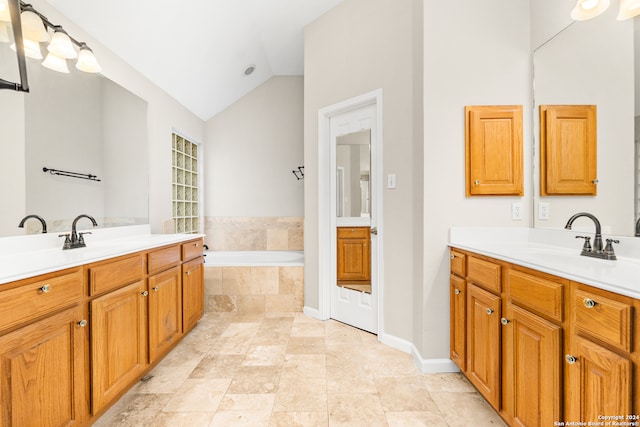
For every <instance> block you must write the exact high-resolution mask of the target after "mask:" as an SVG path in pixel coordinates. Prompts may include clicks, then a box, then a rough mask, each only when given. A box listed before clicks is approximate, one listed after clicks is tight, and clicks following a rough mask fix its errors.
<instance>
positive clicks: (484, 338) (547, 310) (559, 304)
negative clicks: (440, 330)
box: [450, 249, 640, 426]
mask: <svg viewBox="0 0 640 427" xmlns="http://www.w3.org/2000/svg"><path fill="white" fill-rule="evenodd" d="M451 256H452V261H451V276H450V289H451V302H450V303H451V337H452V338H451V359H452V360H453V361H454V362H455V363H456V364H457V365H458V366H459V367H460V369H461V371H462V372H463V373H464V374H465V376H466V377H467V378H468V379H469V381H471V383H472V384H473V385H474V386H475V387H476V388H477V389H478V390H479V391H480V393H481V394H482V395H483V396H484V397H485V399H487V401H488V402H489V403H490V404H491V405H492V406H493V407H494V408H495V409H496V410H497V411H498V412H499V413H500V415H501V416H502V418H503V419H504V420H505V421H506V422H507V423H508V424H509V425H512V426H548V425H554V422H557V421H558V420H560V421H562V420H569V421H584V422H589V421H592V422H597V421H599V419H598V416H599V415H611V414H616V415H623V416H626V415H633V414H637V413H638V411H639V410H640V395H639V394H638V393H639V392H640V372H638V371H639V364H640V343H638V341H639V340H640V331H639V330H638V328H637V323H638V321H637V317H636V316H637V314H636V313H637V311H638V309H640V300H635V299H633V298H629V297H625V296H621V295H618V294H614V293H612V292H608V291H604V290H601V289H596V288H593V287H590V286H587V285H584V284H581V283H576V282H572V281H570V280H567V279H563V278H560V277H556V276H552V275H549V274H546V273H541V272H538V271H535V270H531V269H528V268H524V267H520V266H516V265H512V264H510V263H507V262H503V261H498V260H492V259H490V258H488V257H485V256H478V255H476V254H472V253H470V252H466V251H461V250H459V249H452V250H451ZM463 260H464V262H463ZM494 267H499V268H500V270H501V273H500V274H499V275H497V274H496V272H497V268H494ZM474 270H475V272H474ZM496 277H501V283H495V282H496V280H495V278H496ZM491 278H493V279H491ZM480 284H481V286H480ZM464 286H466V293H467V298H466V322H465V321H463V320H461V319H462V318H463V317H462V315H461V314H460V309H461V305H460V302H459V301H458V299H457V297H456V292H455V291H456V289H457V290H459V291H460V293H458V294H457V295H460V294H461V293H462V292H463V290H462V289H463V287H464ZM498 289H499V292H498V291H497V290H498ZM500 309H502V317H501V316H500ZM494 315H497V316H495V317H493V316H494ZM461 324H464V325H465V328H464V330H461V329H462V328H461ZM634 325H636V327H634ZM459 336H466V337H467V339H466V354H467V356H466V363H464V362H460V357H459V354H460V353H461V352H462V351H464V350H462V347H461V346H460V344H459V339H458V338H456V337H459Z"/></svg>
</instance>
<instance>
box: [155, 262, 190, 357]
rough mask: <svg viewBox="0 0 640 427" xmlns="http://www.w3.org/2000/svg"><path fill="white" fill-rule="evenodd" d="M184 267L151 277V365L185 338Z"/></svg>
mask: <svg viewBox="0 0 640 427" xmlns="http://www.w3.org/2000/svg"><path fill="white" fill-rule="evenodd" d="M181 276H182V274H181V267H180V266H177V267H174V268H172V269H170V270H167V271H165V272H163V273H160V274H156V275H155V276H149V362H150V363H154V362H155V361H156V360H158V359H159V358H160V357H161V356H162V355H163V354H165V353H166V352H167V351H168V350H169V349H170V348H171V347H172V346H173V345H174V344H175V343H176V342H177V341H178V339H179V338H180V336H182V285H181V283H182V282H181Z"/></svg>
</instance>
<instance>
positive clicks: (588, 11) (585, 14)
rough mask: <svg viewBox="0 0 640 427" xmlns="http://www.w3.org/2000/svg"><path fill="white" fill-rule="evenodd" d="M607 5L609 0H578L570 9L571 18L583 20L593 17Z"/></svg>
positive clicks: (605, 8)
mask: <svg viewBox="0 0 640 427" xmlns="http://www.w3.org/2000/svg"><path fill="white" fill-rule="evenodd" d="M608 7H609V0H578V2H577V3H576V6H575V7H574V8H573V10H572V11H571V18H572V19H574V20H576V21H585V20H587V19H591V18H595V17H596V16H598V15H600V14H601V13H603V12H604V11H605V10H607V8H608Z"/></svg>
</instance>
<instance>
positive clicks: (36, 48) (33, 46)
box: [10, 39, 43, 59]
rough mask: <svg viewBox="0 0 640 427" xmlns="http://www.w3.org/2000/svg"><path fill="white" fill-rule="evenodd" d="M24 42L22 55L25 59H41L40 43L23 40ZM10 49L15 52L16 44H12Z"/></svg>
mask: <svg viewBox="0 0 640 427" xmlns="http://www.w3.org/2000/svg"><path fill="white" fill-rule="evenodd" d="M23 41H24V44H23V46H24V54H25V56H26V57H27V58H33V59H42V58H43V56H42V52H41V51H40V43H38V42H34V41H33V40H29V39H23ZM10 47H11V49H13V50H16V44H15V43H13V44H12V45H11V46H10Z"/></svg>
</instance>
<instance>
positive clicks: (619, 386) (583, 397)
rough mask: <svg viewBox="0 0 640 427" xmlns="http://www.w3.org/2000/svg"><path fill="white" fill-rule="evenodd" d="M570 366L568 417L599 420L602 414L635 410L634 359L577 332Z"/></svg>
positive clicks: (568, 368)
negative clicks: (632, 390) (632, 393)
mask: <svg viewBox="0 0 640 427" xmlns="http://www.w3.org/2000/svg"><path fill="white" fill-rule="evenodd" d="M571 355H572V356H574V357H575V358H576V359H577V360H576V361H575V363H572V364H569V365H568V367H567V379H568V384H567V387H566V388H565V390H566V392H567V395H566V399H567V414H566V417H565V418H566V419H572V420H581V421H585V422H589V421H598V416H599V415H603V414H604V415H607V414H616V415H628V414H631V413H632V411H631V373H632V366H631V361H630V360H628V359H626V358H625V357H622V356H620V355H618V354H616V353H614V352H612V351H610V350H608V349H606V348H604V347H600V346H599V345H597V344H595V343H593V342H591V341H588V340H586V339H584V338H582V337H579V336H576V337H575V338H574V343H573V346H572V351H571Z"/></svg>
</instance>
